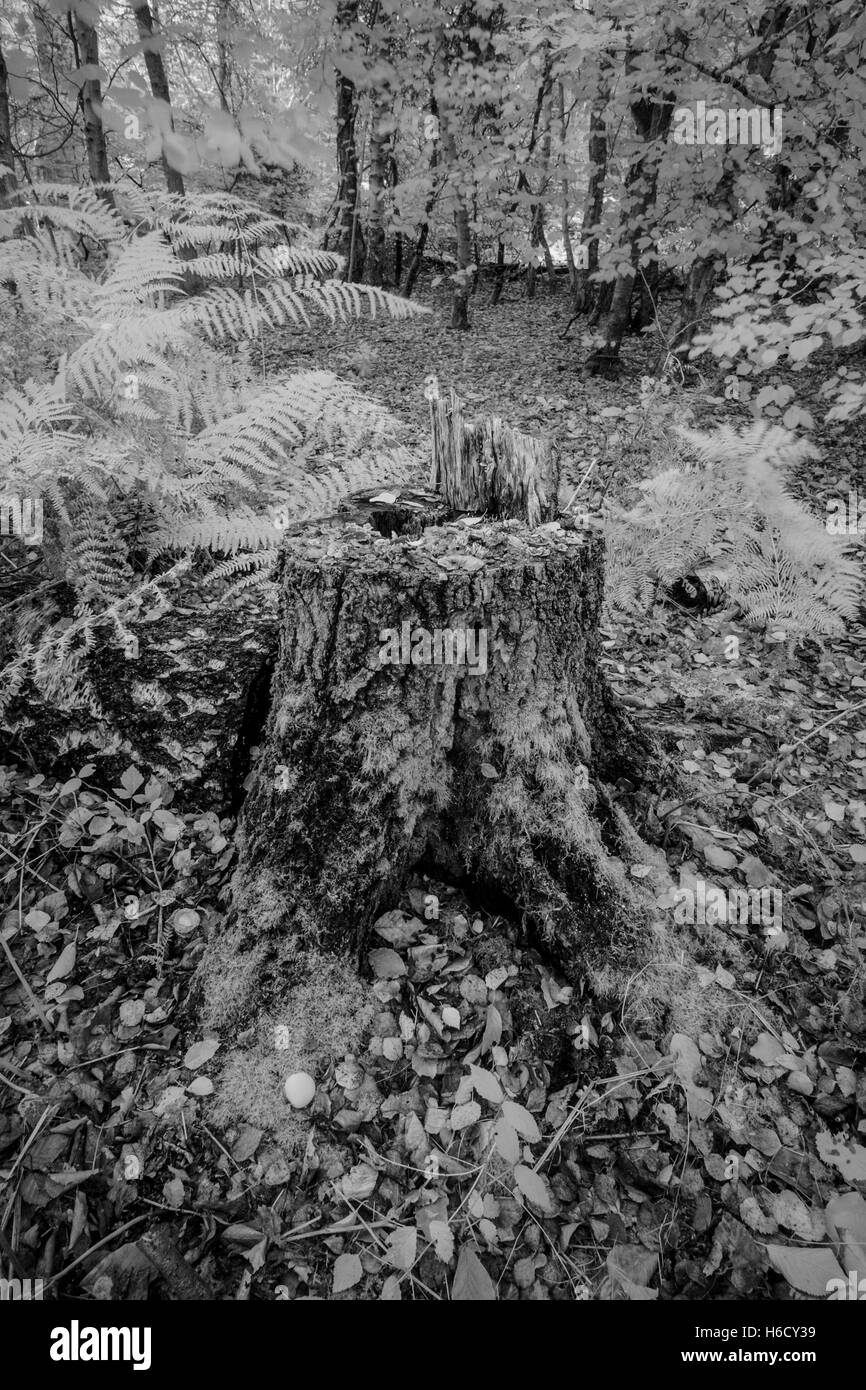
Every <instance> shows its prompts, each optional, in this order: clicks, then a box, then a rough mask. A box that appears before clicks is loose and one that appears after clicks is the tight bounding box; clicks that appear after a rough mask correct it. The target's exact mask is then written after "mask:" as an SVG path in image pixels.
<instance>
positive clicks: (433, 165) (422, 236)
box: [397, 92, 439, 299]
mask: <svg viewBox="0 0 866 1390" xmlns="http://www.w3.org/2000/svg"><path fill="white" fill-rule="evenodd" d="M430 114H431V116H432V117H433V118H434V120H438V117H439V108H438V106H437V104H436V97H435V95H434V94H433V93H432V92H431V94H430ZM438 165H439V148H438V144H437V142H436V141H435V140H434V141H433V147H432V149H431V151H430V172H429V177H430V192H429V194H428V195H427V200H426V202H425V204H424V221H423V222H422V223H421V227H420V230H419V232H418V240H417V241H416V243H415V250H414V252H413V253H412V259H411V261H410V262H409V269H408V271H407V272H406V285H405V287H404V290H403V293H404V295H405V296H406V298H407V299H411V298H412V291H413V290H414V288H415V282H416V280H417V279H418V276H419V274H420V272H421V266H422V265H423V263H424V248H425V246H426V245H427V237H428V235H429V231H430V215H431V213H432V212H433V208H434V206H435V203H436V170H437V168H438ZM399 283H400V281H399V280H398V281H397V284H398V285H399Z"/></svg>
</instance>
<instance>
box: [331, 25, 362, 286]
mask: <svg viewBox="0 0 866 1390" xmlns="http://www.w3.org/2000/svg"><path fill="white" fill-rule="evenodd" d="M357 18H358V0H341V3H340V4H338V6H337V29H338V32H339V33H340V34H346V33H348V31H349V30H350V29H351V27H352V25H353V24H355V22H356V20H357ZM357 114H358V96H357V92H356V91H355V84H354V82H353V81H352V79H351V78H350V77H347V76H346V75H345V73H342V72H341V71H340V70H339V68H338V69H337V167H338V170H339V185H338V189H337V200H338V203H339V208H340V214H339V216H340V221H339V228H338V232H337V238H336V248H337V250H338V251H339V252H340V253H341V254H342V255H343V256H345V258H346V271H345V278H346V279H347V280H360V279H361V277H362V275H363V271H364V260H365V247H364V236H363V233H362V231H361V226H360V210H359V207H358V151H357V148H356V145H355V120H356V118H357Z"/></svg>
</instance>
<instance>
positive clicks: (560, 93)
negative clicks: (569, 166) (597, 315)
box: [557, 82, 577, 298]
mask: <svg viewBox="0 0 866 1390" xmlns="http://www.w3.org/2000/svg"><path fill="white" fill-rule="evenodd" d="M557 105H558V107H559V158H560V163H561V164H562V167H563V176H562V180H561V183H560V190H561V193H562V222H561V226H562V244H563V248H564V250H565V264H566V266H567V267H568V287H569V289H570V291H571V295H572V298H574V296H575V294H576V292H577V267H576V266H575V264H574V247H573V246H572V244H571V217H570V214H569V206H568V204H569V193H568V174H567V173H566V172H565V137H566V134H567V126H566V120H565V88H564V86H563V84H562V83H561V82H559V83H558V84H557Z"/></svg>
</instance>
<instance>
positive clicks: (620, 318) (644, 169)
mask: <svg viewBox="0 0 866 1390" xmlns="http://www.w3.org/2000/svg"><path fill="white" fill-rule="evenodd" d="M626 63H627V67H628V64H629V59H626ZM674 101H675V97H674V96H673V95H670V94H664V95H662V94H654V95H650V96H646V97H645V96H641V97H640V98H639V99H638V100H636V101H633V102H632V103H631V111H632V116H633V118H634V123H635V127H636V130H637V134H638V137H639V139H640V140H641V141H642V143H643V145H644V149H643V150H642V151H641V152H640V154H639V155H638V157H637V158H636V159H635V160H634V161H633V162H632V164H631V167H630V168H629V171H628V175H627V177H626V186H625V201H624V206H623V211H622V218H621V221H620V248H621V251H623V252H626V251H627V259H628V263H629V264H628V269H627V270H626V271H623V272H621V273H620V274H619V275H617V278H616V281H615V283H614V287H613V294H612V296H611V301H610V308H609V309H608V311H607V313H606V315H605V317H604V321H603V323H602V327H601V333H600V336H601V343H600V344H599V347H598V348H597V349H596V350H595V351H594V352H593V353H592V354H591V355H590V357H589V359H588V361H587V364H586V365H587V369H588V370H589V371H590V372H595V371H599V370H604V369H612V368H613V366H614V364H615V363H616V360H617V359H618V357H619V350H620V344H621V343H622V340H623V337H624V336H625V332H626V329H627V327H628V311H629V304H630V303H631V296H632V290H633V289H634V284H635V280H636V278H637V272H638V266H639V264H640V263H641V260H642V258H644V263H645V264H646V263H647V262H646V259H645V256H646V253H645V250H644V247H643V245H642V243H643V240H644V238H645V237H646V235H647V230H648V226H649V220H650V211H651V209H652V207H653V205H654V203H655V196H656V187H657V184H658V171H659V164H660V161H661V154H662V151H663V149H664V144H665V141H666V140H667V135H668V131H669V129H670V124H671V120H672V119H673V112H674Z"/></svg>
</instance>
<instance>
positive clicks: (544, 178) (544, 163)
mask: <svg viewBox="0 0 866 1390" xmlns="http://www.w3.org/2000/svg"><path fill="white" fill-rule="evenodd" d="M550 117H551V112H550V108H549V107H548V112H547V119H546V121H545V123H544V134H543V135H542V137H541V183H540V186H539V189H538V196H537V198H536V199H535V201H534V202H533V204H532V221H531V225H530V230H529V244H530V246H532V247H534V248H536V249H538V248H540V249H541V251H542V254H543V256H544V264H545V267H546V269H547V278H548V286H549V288H550V290H551V292H552V291H553V288H554V272H553V258H552V257H551V254H550V247H549V246H548V244H547V236H546V235H545V231H544V196H545V193H546V191H547V183H548V170H549V168H550ZM537 281H538V266H537V264H536V261H535V258H534V257H533V259H532V260H531V261H530V263H529V268H528V270H527V274H526V297H527V299H533V298H534V297H535V290H536V285H537Z"/></svg>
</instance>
